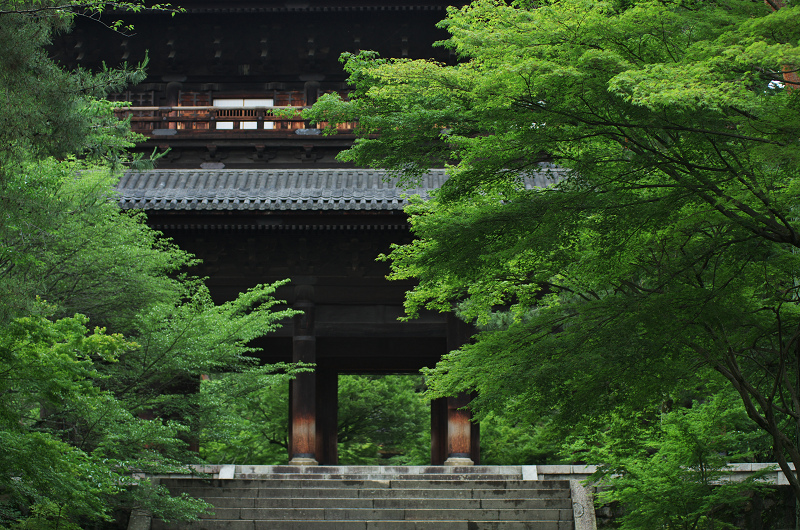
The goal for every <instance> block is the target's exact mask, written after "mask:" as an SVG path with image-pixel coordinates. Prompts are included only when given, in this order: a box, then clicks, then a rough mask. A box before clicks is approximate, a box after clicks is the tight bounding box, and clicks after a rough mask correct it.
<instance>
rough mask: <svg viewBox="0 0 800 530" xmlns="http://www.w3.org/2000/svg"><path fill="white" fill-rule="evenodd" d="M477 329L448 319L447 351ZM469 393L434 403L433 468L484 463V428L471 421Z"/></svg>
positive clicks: (462, 342)
mask: <svg viewBox="0 0 800 530" xmlns="http://www.w3.org/2000/svg"><path fill="white" fill-rule="evenodd" d="M472 332H473V328H472V326H470V325H469V324H467V323H466V322H463V321H461V320H459V319H458V318H456V316H455V315H453V314H448V315H447V351H452V350H455V349H457V348H459V347H461V346H462V345H464V344H466V343H467V342H468V341H469V338H470V336H471V335H472ZM471 399H472V396H471V395H470V394H468V393H464V392H462V393H461V394H459V395H457V396H454V397H448V398H440V399H434V400H433V401H431V465H434V466H437V465H443V464H444V465H452V466H471V465H473V464H477V463H480V426H479V425H478V424H476V423H473V422H472V421H470V420H471V419H472V413H471V412H470V411H469V410H461V409H462V408H464V407H466V406H467V405H469V402H470V401H471Z"/></svg>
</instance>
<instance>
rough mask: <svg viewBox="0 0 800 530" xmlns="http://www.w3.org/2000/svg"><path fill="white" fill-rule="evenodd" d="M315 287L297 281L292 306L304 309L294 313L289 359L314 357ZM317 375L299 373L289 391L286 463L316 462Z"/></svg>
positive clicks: (313, 360)
mask: <svg viewBox="0 0 800 530" xmlns="http://www.w3.org/2000/svg"><path fill="white" fill-rule="evenodd" d="M313 296H314V288H313V287H312V286H310V285H300V286H298V287H297V288H295V304H294V308H295V309H299V310H301V311H303V314H302V315H297V316H296V317H294V336H293V337H292V339H293V340H292V361H294V362H298V361H302V362H306V363H314V362H316V360H317V339H316V337H315V336H314V302H313ZM316 387H317V375H316V373H315V372H306V373H302V374H298V376H297V377H296V378H295V379H294V381H292V384H291V385H290V387H289V388H290V390H289V392H290V393H291V396H290V399H289V403H290V405H289V406H290V409H289V413H290V414H289V415H290V417H289V422H290V423H291V425H290V427H289V457H290V460H289V464H291V465H301V466H302V465H305V466H309V465H312V466H313V465H317V464H318V463H319V462H318V460H317V459H316V456H317V454H316V453H317V411H316V405H317V398H316V390H317V388H316Z"/></svg>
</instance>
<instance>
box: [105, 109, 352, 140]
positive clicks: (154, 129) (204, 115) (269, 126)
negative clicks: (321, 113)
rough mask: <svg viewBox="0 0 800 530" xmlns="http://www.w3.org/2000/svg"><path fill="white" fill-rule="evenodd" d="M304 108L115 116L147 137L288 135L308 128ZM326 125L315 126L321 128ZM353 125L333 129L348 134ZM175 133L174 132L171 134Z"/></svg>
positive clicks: (119, 111) (124, 113) (133, 111)
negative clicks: (303, 117) (271, 133)
mask: <svg viewBox="0 0 800 530" xmlns="http://www.w3.org/2000/svg"><path fill="white" fill-rule="evenodd" d="M304 108H305V107H213V106H202V107H120V108H118V109H116V111H115V112H116V115H117V117H119V118H121V119H124V118H130V120H131V129H133V130H134V131H135V132H138V133H141V134H144V135H147V136H155V135H172V134H191V135H196V134H204V133H209V132H212V131H213V132H220V131H225V132H234V133H237V132H240V131H241V132H251V133H252V132H255V131H260V132H265V133H267V134H269V133H270V132H272V131H275V132H276V133H280V132H281V131H283V132H292V131H295V130H300V129H306V130H307V129H308V127H309V126H308V122H307V121H305V120H303V119H302V117H301V115H300V112H301V111H302V110H303V109H304ZM325 125H326V124H324V123H321V124H318V125H317V127H318V128H323V127H324V126H325ZM354 128H355V123H346V124H341V125H339V126H338V127H337V130H339V131H342V132H350V131H352V130H353V129H354ZM172 131H175V132H172Z"/></svg>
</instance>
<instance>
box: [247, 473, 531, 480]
mask: <svg viewBox="0 0 800 530" xmlns="http://www.w3.org/2000/svg"><path fill="white" fill-rule="evenodd" d="M236 478H242V479H248V480H257V479H266V480H268V479H275V480H295V479H299V480H328V479H332V480H519V479H520V477H519V475H513V476H509V475H501V474H496V473H446V474H438V473H425V474H414V475H387V474H383V473H330V474H326V473H303V474H294V473H237V474H236Z"/></svg>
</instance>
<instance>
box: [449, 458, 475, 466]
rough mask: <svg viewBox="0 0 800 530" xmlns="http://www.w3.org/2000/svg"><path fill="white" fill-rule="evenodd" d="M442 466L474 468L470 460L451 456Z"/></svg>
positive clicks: (473, 463)
mask: <svg viewBox="0 0 800 530" xmlns="http://www.w3.org/2000/svg"><path fill="white" fill-rule="evenodd" d="M444 465H446V466H454V467H455V466H459V467H461V466H474V465H475V462H473V461H472V459H471V458H464V457H461V456H451V457H450V458H448V459H447V460H445V461H444Z"/></svg>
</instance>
